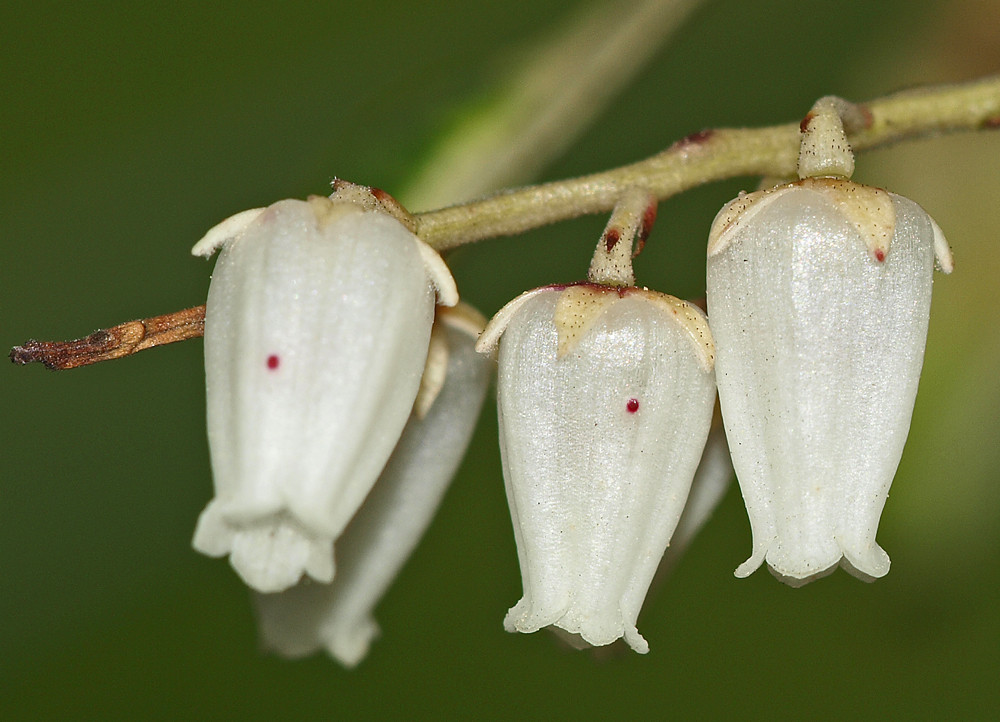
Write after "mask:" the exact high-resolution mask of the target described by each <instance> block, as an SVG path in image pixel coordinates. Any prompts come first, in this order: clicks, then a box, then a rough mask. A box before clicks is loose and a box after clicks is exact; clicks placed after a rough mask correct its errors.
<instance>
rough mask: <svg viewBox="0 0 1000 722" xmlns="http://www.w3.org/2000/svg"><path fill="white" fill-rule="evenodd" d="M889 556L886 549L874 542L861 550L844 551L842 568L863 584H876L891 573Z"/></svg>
mask: <svg viewBox="0 0 1000 722" xmlns="http://www.w3.org/2000/svg"><path fill="white" fill-rule="evenodd" d="M890 565H891V562H890V561H889V555H888V554H886V553H885V549H883V548H882V547H880V546H879V545H878V544H875V543H874V542H872V543H871V544H870V545H869V546H867V547H865V548H863V549H861V550H848V549H845V550H844V558H843V559H841V560H840V566H841V567H843V569H844V571H845V572H847V573H848V574H850V575H851V576H853V577H856V578H858V579H860V580H861V581H863V582H874V581H875V580H876V579H881V578H882V577H884V576H885V575H886V574H888V573H889V567H890Z"/></svg>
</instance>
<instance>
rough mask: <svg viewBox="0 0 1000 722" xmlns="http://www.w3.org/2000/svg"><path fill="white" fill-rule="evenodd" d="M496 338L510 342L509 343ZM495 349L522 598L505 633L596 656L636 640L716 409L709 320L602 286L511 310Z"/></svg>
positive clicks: (535, 299) (489, 340)
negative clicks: (550, 632) (555, 636)
mask: <svg viewBox="0 0 1000 722" xmlns="http://www.w3.org/2000/svg"><path fill="white" fill-rule="evenodd" d="M501 334H502V338H501ZM498 341H499V368H498V389H497V395H498V401H497V405H498V411H499V419H500V450H501V456H502V459H503V468H504V479H505V481H506V488H507V498H508V501H509V503H510V509H511V516H512V519H513V525H514V536H515V540H516V543H517V549H518V557H519V560H520V565H521V576H522V581H523V586H524V596H523V598H522V599H521V601H520V602H518V604H517V605H516V606H515V607H514V608H513V609H511V610H510V612H509V613H508V614H507V617H506V619H505V621H504V626H505V627H506V629H507V630H508V631H511V632H515V631H516V632H534V631H537V630H538V629H540V628H542V627H545V626H549V625H553V626H555V627H558V628H560V629H562V630H565V631H566V632H569V633H571V634H574V635H579V637H580V638H582V639H583V641H585V642H586V643H588V644H591V645H605V644H610V643H611V642H613V641H615V640H616V639H619V638H621V637H624V639H625V641H626V642H627V643H628V644H629V646H631V647H632V649H634V650H635V651H637V652H641V653H645V652H647V651H648V649H649V647H648V645H647V644H646V640H645V639H643V638H642V636H641V635H640V634H639V632H638V630H637V628H636V619H637V618H638V615H639V610H640V608H641V606H642V602H643V599H644V598H645V595H646V590H647V588H648V587H649V583H650V581H651V579H652V577H653V574H654V572H655V571H656V567H657V564H658V563H659V561H660V558H661V557H662V556H663V552H664V549H666V547H667V544H668V542H669V541H670V536H671V534H672V532H673V530H674V527H675V526H676V525H677V521H678V518H679V517H680V515H681V511H682V510H683V508H684V502H685V500H686V499H687V495H688V489H689V487H690V485H691V479H692V477H693V475H694V473H695V469H696V467H697V466H698V461H699V458H700V457H701V451H702V448H703V447H704V445H705V438H706V436H707V434H708V430H709V425H710V422H711V417H712V408H713V405H714V399H715V383H714V379H713V375H712V358H713V350H712V340H711V335H710V333H709V330H708V326H707V324H706V322H705V318H704V315H703V314H702V313H701V312H700V311H699V310H698V309H697V308H695V307H694V306H692V305H690V304H688V303H685V302H683V301H679V300H677V299H676V298H673V297H672V296H666V295H664V294H660V293H655V292H652V291H647V290H645V289H639V288H632V287H621V288H612V287H607V286H602V285H597V284H590V283H588V284H580V285H574V286H569V287H566V286H553V287H548V288H541V289H537V290H535V291H530V292H528V293H526V294H522V296H520V297H518V298H517V299H515V300H514V301H512V302H511V303H510V304H508V305H507V306H506V307H505V308H504V309H502V310H501V311H500V313H498V314H497V316H496V318H494V320H493V321H492V322H491V323H490V325H489V326H488V327H487V329H486V331H485V332H484V334H483V337H482V338H481V339H480V346H479V348H480V349H481V350H487V349H489V348H490V347H491V346H493V345H494V344H496V343H497V342H498Z"/></svg>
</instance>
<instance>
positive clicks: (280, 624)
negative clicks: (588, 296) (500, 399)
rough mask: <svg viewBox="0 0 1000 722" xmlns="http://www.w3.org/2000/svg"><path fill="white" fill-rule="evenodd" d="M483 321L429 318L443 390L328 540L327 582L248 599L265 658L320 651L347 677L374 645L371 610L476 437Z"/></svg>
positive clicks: (485, 362)
mask: <svg viewBox="0 0 1000 722" xmlns="http://www.w3.org/2000/svg"><path fill="white" fill-rule="evenodd" d="M484 323H485V319H483V318H482V317H481V316H479V314H478V313H476V312H475V311H473V310H472V309H470V308H468V307H467V306H465V305H464V304H459V306H457V307H456V308H455V309H439V310H438V313H437V319H436V320H435V326H434V335H433V337H432V338H434V339H438V340H439V341H432V345H434V344H436V343H438V342H440V343H441V344H443V347H441V348H440V355H439V354H438V353H437V352H432V353H431V354H430V357H431V358H435V357H438V358H441V359H442V361H443V363H444V367H445V369H444V376H443V384H442V385H441V386H440V388H439V389H438V390H437V393H436V394H435V398H434V399H433V400H432V401H431V402H430V408H429V409H427V411H426V413H425V414H424V415H421V413H420V408H419V404H418V407H417V408H416V409H415V410H414V412H413V414H412V415H411V416H410V420H409V422H407V425H406V428H405V429H404V430H403V435H402V437H401V438H400V440H399V443H398V444H397V445H396V449H395V450H394V451H393V452H392V456H391V457H390V458H389V463H388V464H387V465H386V467H385V469H384V470H383V472H382V474H381V476H379V479H378V481H377V482H375V486H374V488H373V489H372V491H371V493H370V494H369V495H368V497H367V498H366V499H365V502H364V504H362V506H361V509H360V510H358V513H357V514H356V515H355V516H354V518H353V519H352V520H351V523H350V524H348V526H347V528H346V529H345V530H344V533H343V535H341V537H340V539H338V540H337V577H336V578H335V579H334V580H333V582H332V583H331V584H318V583H315V582H310V581H308V580H306V581H304V582H302V583H301V584H299V585H297V586H295V587H293V588H291V589H288V590H287V591H284V592H280V593H278V594H258V595H256V598H257V612H258V621H259V623H260V631H261V638H262V640H263V643H264V645H265V646H266V647H268V648H269V649H273V650H274V651H276V652H278V653H279V654H281V655H283V656H286V657H300V656H304V655H307V654H311V653H312V652H314V651H316V650H317V649H320V648H325V649H326V650H327V651H328V652H329V653H330V654H331V655H332V656H333V657H335V658H336V659H337V660H338V661H339V662H340V663H341V664H343V665H345V666H347V667H353V666H354V665H356V664H357V663H358V662H360V661H361V660H362V659H363V658H364V656H365V655H366V654H367V653H368V648H369V645H370V644H371V641H372V639H374V638H375V637H376V636H377V635H378V624H377V623H376V621H375V618H374V609H375V605H376V604H377V603H378V601H379V600H380V599H381V598H382V595H383V594H384V593H385V592H386V590H387V589H388V587H389V585H390V584H391V583H392V581H393V579H395V577H396V574H397V573H398V571H399V569H400V568H401V567H402V565H403V564H404V563H405V562H406V560H407V559H408V558H409V556H410V554H411V553H412V551H413V549H414V547H415V546H416V545H417V542H418V541H419V540H420V538H421V537H422V536H423V534H424V531H425V530H426V529H427V526H428V525H429V524H430V522H431V519H432V518H433V516H434V513H435V512H436V511H437V508H438V505H439V504H440V502H441V498H442V497H443V496H444V492H445V490H446V489H447V488H448V485H449V483H450V481H451V478H452V476H454V474H455V470H456V469H457V468H458V465H459V463H460V462H461V460H462V457H463V456H464V455H465V449H466V447H467V446H468V444H469V439H470V438H471V437H472V432H473V430H474V429H475V427H476V419H477V418H478V416H479V410H480V408H481V407H482V404H483V398H484V397H485V395H486V387H487V386H488V384H489V381H490V376H491V370H492V368H491V367H492V365H493V364H492V362H491V361H490V360H489V359H487V358H486V357H484V356H482V355H480V354H477V353H476V352H475V349H474V344H475V339H476V337H477V336H478V334H479V332H480V331H481V330H482V327H483V324H484Z"/></svg>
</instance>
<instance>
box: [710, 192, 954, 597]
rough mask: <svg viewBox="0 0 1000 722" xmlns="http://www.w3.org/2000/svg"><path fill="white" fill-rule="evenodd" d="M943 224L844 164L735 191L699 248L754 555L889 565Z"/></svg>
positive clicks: (780, 567)
mask: <svg viewBox="0 0 1000 722" xmlns="http://www.w3.org/2000/svg"><path fill="white" fill-rule="evenodd" d="M935 254H937V259H938V263H939V265H940V267H941V268H942V269H943V270H945V271H950V270H951V267H952V260H951V255H950V252H949V250H948V245H947V243H945V241H944V237H943V235H942V234H941V231H940V229H939V228H938V227H937V225H936V224H935V223H934V221H933V220H931V218H930V217H929V216H928V215H927V213H925V212H924V210H923V209H921V208H920V206H918V205H917V204H916V203H914V202H912V201H910V200H907V199H906V198H902V197H900V196H898V195H895V194H893V193H889V192H887V191H884V190H881V189H877V188H870V187H866V186H862V185H858V184H856V183H852V182H850V181H848V180H844V179H834V178H806V179H803V180H799V181H796V182H794V183H790V184H787V185H783V186H779V187H777V188H773V189H770V190H766V191H759V192H756V193H751V194H748V195H741V196H740V197H739V198H737V199H736V200H734V201H732V202H731V203H729V204H728V205H727V206H726V207H725V208H723V209H722V211H721V212H720V213H719V215H718V216H717V218H716V219H715V222H714V224H713V226H712V231H711V236H710V239H709V249H708V255H709V258H708V283H707V286H708V312H709V318H710V320H711V326H712V333H713V334H714V336H715V340H716V345H717V359H716V377H717V380H718V385H719V399H720V402H721V406H722V414H723V418H724V420H725V426H726V432H727V435H728V437H729V447H730V449H731V451H732V456H733V463H734V466H735V468H736V474H737V477H738V478H739V482H740V487H741V489H742V492H743V498H744V501H745V502H746V506H747V511H748V513H749V517H750V525H751V528H752V532H753V554H752V555H751V557H750V558H749V559H748V560H747V561H746V562H744V563H743V564H742V565H741V566H740V567H739V568H738V569H737V570H736V576H738V577H745V576H747V575H749V574H750V573H751V572H753V571H754V570H755V569H757V567H759V566H760V565H761V563H763V562H765V561H766V562H767V564H768V565H769V567H770V568H771V570H772V572H773V573H774V574H775V575H776V576H778V577H779V578H780V579H782V580H783V581H786V582H787V583H789V584H792V585H794V586H798V585H800V584H805V583H806V582H808V581H810V580H812V579H814V578H817V577H819V576H822V575H824V574H825V573H828V572H830V571H832V570H833V569H835V568H836V565H837V564H838V562H840V563H842V564H843V566H844V567H845V568H846V569H847V570H848V571H850V572H851V573H853V574H855V575H856V576H859V577H860V578H863V579H872V578H876V577H881V576H883V575H884V574H886V573H887V572H888V571H889V557H888V556H887V555H886V553H885V552H884V551H883V550H882V548H881V547H880V546H879V545H878V544H877V543H876V542H875V533H876V530H877V529H878V524H879V517H880V515H881V512H882V507H883V505H884V504H885V501H886V496H887V495H888V492H889V485H890V483H891V482H892V478H893V475H894V474H895V471H896V467H897V465H898V463H899V459H900V456H901V454H902V450H903V444H904V442H905V440H906V435H907V431H908V429H909V424H910V415H911V412H912V410H913V402H914V398H915V395H916V392H917V382H918V379H919V377H920V368H921V363H922V360H923V353H924V342H925V339H926V336H927V321H928V316H929V312H930V303H931V272H932V270H933V266H934V257H935Z"/></svg>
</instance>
